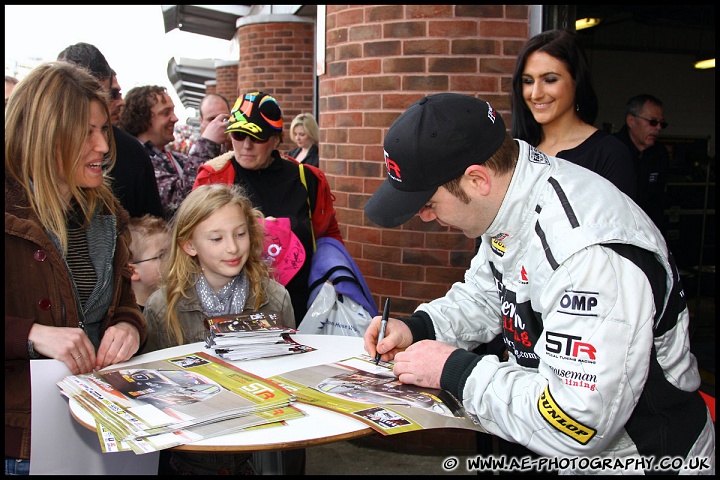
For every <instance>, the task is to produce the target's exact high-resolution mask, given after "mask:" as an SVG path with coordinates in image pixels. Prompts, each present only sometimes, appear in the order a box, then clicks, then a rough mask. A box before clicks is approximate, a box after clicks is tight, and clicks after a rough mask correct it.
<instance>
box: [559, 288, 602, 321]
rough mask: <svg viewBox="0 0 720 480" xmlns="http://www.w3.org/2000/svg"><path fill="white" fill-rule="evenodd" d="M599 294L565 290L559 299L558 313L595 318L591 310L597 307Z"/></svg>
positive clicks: (595, 315)
mask: <svg viewBox="0 0 720 480" xmlns="http://www.w3.org/2000/svg"><path fill="white" fill-rule="evenodd" d="M599 297H600V292H586V291H580V290H566V291H565V293H564V294H563V296H562V297H561V298H560V308H558V310H557V311H558V313H564V314H567V315H576V316H581V317H597V314H596V313H594V312H593V309H594V308H596V307H597V306H598V299H599Z"/></svg>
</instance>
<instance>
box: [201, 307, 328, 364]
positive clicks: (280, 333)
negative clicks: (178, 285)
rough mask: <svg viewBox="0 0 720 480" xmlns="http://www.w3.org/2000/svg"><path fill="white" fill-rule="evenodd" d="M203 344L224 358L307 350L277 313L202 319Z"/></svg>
mask: <svg viewBox="0 0 720 480" xmlns="http://www.w3.org/2000/svg"><path fill="white" fill-rule="evenodd" d="M205 326H206V327H207V328H208V337H207V341H206V345H207V347H208V348H212V349H214V350H215V353H216V354H217V355H219V356H220V357H222V358H224V359H225V360H231V361H236V360H251V359H255V358H268V357H276V356H280V355H293V354H297V353H306V352H311V351H313V350H314V348H312V347H309V346H307V345H301V344H299V343H298V342H296V341H295V340H294V339H293V338H292V337H291V336H290V334H291V333H296V330H295V329H294V328H291V327H288V326H286V325H283V323H282V317H281V315H280V314H279V313H263V312H256V313H249V314H240V315H222V316H217V317H212V318H208V319H206V320H205Z"/></svg>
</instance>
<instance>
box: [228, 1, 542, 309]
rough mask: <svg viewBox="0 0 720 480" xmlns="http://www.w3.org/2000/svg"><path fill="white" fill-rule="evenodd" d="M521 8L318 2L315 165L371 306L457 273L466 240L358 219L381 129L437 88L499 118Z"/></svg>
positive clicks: (525, 33) (399, 299)
mask: <svg viewBox="0 0 720 480" xmlns="http://www.w3.org/2000/svg"><path fill="white" fill-rule="evenodd" d="M529 13H530V9H529V6H528V5H328V6H327V15H326V32H318V34H319V35H322V34H323V33H324V34H325V38H326V48H325V53H326V73H325V75H322V76H321V77H320V79H319V116H320V131H321V135H320V136H321V148H320V157H321V158H322V162H321V165H322V166H323V169H324V170H325V172H326V174H327V176H328V179H329V181H330V185H331V187H332V189H333V192H334V194H335V196H336V201H335V207H336V208H337V210H338V216H339V222H340V228H341V232H342V234H343V238H344V239H345V244H346V246H347V248H348V250H349V252H350V253H351V254H352V255H353V257H354V258H355V260H356V261H357V263H358V265H359V267H360V269H361V270H362V272H363V275H364V276H365V278H366V280H367V281H368V284H369V286H370V290H371V291H372V292H373V294H374V296H375V300H376V301H377V303H378V305H381V302H380V300H381V299H384V298H385V297H387V296H390V297H392V298H393V314H409V313H411V312H413V311H414V310H415V308H416V307H417V305H418V304H419V303H421V302H426V301H429V300H432V299H435V298H437V297H440V296H442V295H444V294H445V293H446V292H447V290H448V289H449V288H450V286H451V285H452V283H454V282H456V281H461V280H462V279H463V274H464V272H465V270H466V269H467V268H468V266H469V265H470V260H471V258H472V257H473V254H474V241H473V240H472V239H469V238H466V237H465V236H464V235H463V234H462V233H459V232H458V231H457V230H451V229H448V228H445V227H441V226H439V225H438V224H437V223H435V222H432V223H424V222H422V221H421V220H420V218H419V217H417V216H416V217H414V218H413V219H411V220H410V221H409V222H407V223H406V224H404V225H403V226H401V227H397V228H392V229H384V228H380V227H378V226H377V225H375V224H373V223H372V222H370V220H369V219H367V218H365V214H364V212H363V207H364V206H365V203H366V202H367V200H368V198H369V197H370V195H371V194H372V193H373V192H374V191H375V190H376V189H377V187H378V186H379V185H380V184H381V183H382V182H383V181H384V179H385V176H386V172H385V168H384V158H383V148H382V144H383V140H384V137H385V134H386V133H387V130H388V128H389V127H390V125H391V124H392V123H393V121H395V119H397V117H398V116H400V114H401V113H402V112H403V111H405V109H407V107H409V106H410V105H411V104H412V103H414V102H415V101H417V100H418V99H420V98H422V97H423V96H425V95H429V94H434V93H440V92H456V93H464V94H468V95H474V96H477V97H480V98H483V99H486V100H488V101H490V102H491V103H492V104H493V106H494V107H495V108H496V109H498V110H499V112H500V113H501V115H502V116H503V119H504V120H505V123H506V125H510V115H509V111H510V96H509V91H510V84H511V77H512V72H513V68H514V65H515V58H516V56H517V54H518V52H519V50H520V48H521V47H522V45H523V44H524V43H525V42H526V41H527V39H528V37H529ZM241 45H242V41H241ZM241 78H242V75H241ZM288 118H290V117H288Z"/></svg>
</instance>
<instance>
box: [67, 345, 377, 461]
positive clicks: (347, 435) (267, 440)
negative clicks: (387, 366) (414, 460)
mask: <svg viewBox="0 0 720 480" xmlns="http://www.w3.org/2000/svg"><path fill="white" fill-rule="evenodd" d="M293 338H294V339H295V340H297V342H299V343H301V344H303V345H309V346H311V347H314V348H316V350H315V351H313V352H308V353H302V354H298V355H286V356H282V357H274V358H266V359H258V360H245V361H237V362H230V363H232V364H233V365H235V366H237V367H238V368H240V369H242V370H245V371H247V372H250V373H253V374H255V375H258V376H260V377H264V378H268V377H272V376H274V375H279V374H281V373H285V372H288V371H291V370H297V369H300V368H305V367H311V366H314V365H322V364H326V363H332V362H335V361H338V360H343V359H345V358H349V357H353V356H357V355H360V354H362V353H365V350H364V349H363V340H362V338H360V337H347V336H334V335H300V334H295V335H293ZM199 351H204V352H207V353H211V354H212V353H214V352H213V350H211V349H207V348H205V343H204V342H198V343H191V344H188V345H181V346H178V347H172V348H168V349H165V350H158V351H156V352H151V353H146V354H144V355H139V356H137V357H134V358H133V359H132V360H130V361H128V362H125V363H122V364H116V365H113V366H112V368H120V367H125V366H130V365H134V364H137V363H144V362H150V361H155V360H161V359H163V358H169V357H174V356H180V355H187V354H190V353H193V352H199ZM69 403H70V411H71V413H72V416H73V417H74V418H75V419H76V420H77V421H78V422H80V423H81V424H82V425H83V426H85V427H86V428H89V429H91V430H95V422H94V420H93V418H92V416H91V415H90V414H89V413H88V412H87V411H86V410H84V409H83V408H82V407H80V405H79V404H78V403H77V402H76V401H74V400H70V402H69ZM295 406H297V407H299V408H300V409H301V410H303V411H304V412H305V413H306V414H307V415H306V416H304V417H302V418H297V419H293V420H288V421H287V425H285V426H279V427H272V428H258V429H251V430H247V431H241V432H236V433H232V434H228V435H223V436H219V437H213V438H208V439H205V440H200V441H198V442H194V443H191V444H187V445H180V446H178V447H174V449H175V450H184V451H190V452H224V453H232V452H253V454H254V455H253V457H254V458H253V463H254V466H255V467H256V468H257V469H258V470H259V472H260V473H262V474H267V475H275V474H282V473H284V470H283V465H282V456H281V453H280V450H290V449H296V448H305V447H310V446H316V445H324V444H326V443H331V442H337V441H342V440H349V439H352V438H356V437H360V436H364V435H370V434H372V433H373V432H374V430H373V429H371V428H370V427H368V426H367V425H365V424H364V423H362V422H360V421H358V420H355V419H353V418H350V417H348V416H346V415H343V414H340V413H336V412H333V411H330V410H327V409H324V408H320V407H315V406H312V405H306V404H302V403H298V404H295Z"/></svg>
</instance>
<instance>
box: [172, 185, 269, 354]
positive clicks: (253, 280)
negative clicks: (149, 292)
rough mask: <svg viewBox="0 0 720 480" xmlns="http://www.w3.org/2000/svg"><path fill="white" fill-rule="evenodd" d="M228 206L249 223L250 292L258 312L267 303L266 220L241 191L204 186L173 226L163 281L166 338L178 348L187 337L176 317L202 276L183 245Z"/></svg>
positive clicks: (180, 210) (184, 206)
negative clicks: (262, 221)
mask: <svg viewBox="0 0 720 480" xmlns="http://www.w3.org/2000/svg"><path fill="white" fill-rule="evenodd" d="M225 205H237V206H239V207H240V208H241V209H242V212H243V214H244V215H245V219H246V220H247V229H248V235H249V237H250V252H249V255H248V259H247V262H246V263H245V267H244V270H245V274H246V275H247V277H248V281H249V284H250V291H251V292H252V295H254V296H255V305H254V306H253V308H254V309H255V310H257V309H259V308H260V306H261V305H262V304H263V302H264V301H265V299H266V294H265V290H264V289H263V279H265V278H269V271H268V266H267V264H266V263H265V262H263V260H262V258H261V254H262V249H263V243H264V238H265V234H264V230H263V227H262V225H261V223H260V221H261V219H263V218H264V216H263V214H262V212H260V210H258V209H256V208H255V207H253V204H252V202H251V201H250V199H249V198H248V197H247V195H246V194H245V192H244V191H243V190H242V188H241V187H239V186H237V185H234V186H230V185H226V184H220V183H216V184H211V185H202V186H200V187H197V188H196V189H195V190H193V191H192V192H190V194H189V195H188V196H187V197H186V198H185V200H183V202H182V204H180V208H178V210H177V212H176V213H175V216H174V217H173V219H172V221H171V222H170V224H171V232H172V233H171V240H170V252H169V253H170V258H169V259H168V261H167V263H166V264H165V265H164V269H163V274H162V281H163V285H164V288H165V294H166V295H167V324H166V329H167V334H168V337H169V338H170V339H172V340H175V341H176V342H177V344H178V345H182V344H183V343H184V336H183V331H182V327H181V326H180V321H179V319H178V315H177V305H178V302H179V301H180V297H184V298H189V295H188V294H187V291H188V290H190V289H191V288H194V287H195V284H196V283H197V280H198V278H199V275H200V273H201V268H200V262H199V260H198V258H197V257H193V256H190V255H188V254H187V253H186V252H185V250H183V248H182V245H184V244H185V243H187V242H189V241H190V239H191V237H192V235H193V233H194V232H195V230H196V229H197V227H198V225H199V224H200V223H202V222H204V221H205V220H207V219H208V218H209V217H210V216H211V215H212V214H213V213H215V212H217V211H218V210H219V209H220V208H222V207H224V206H225Z"/></svg>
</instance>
